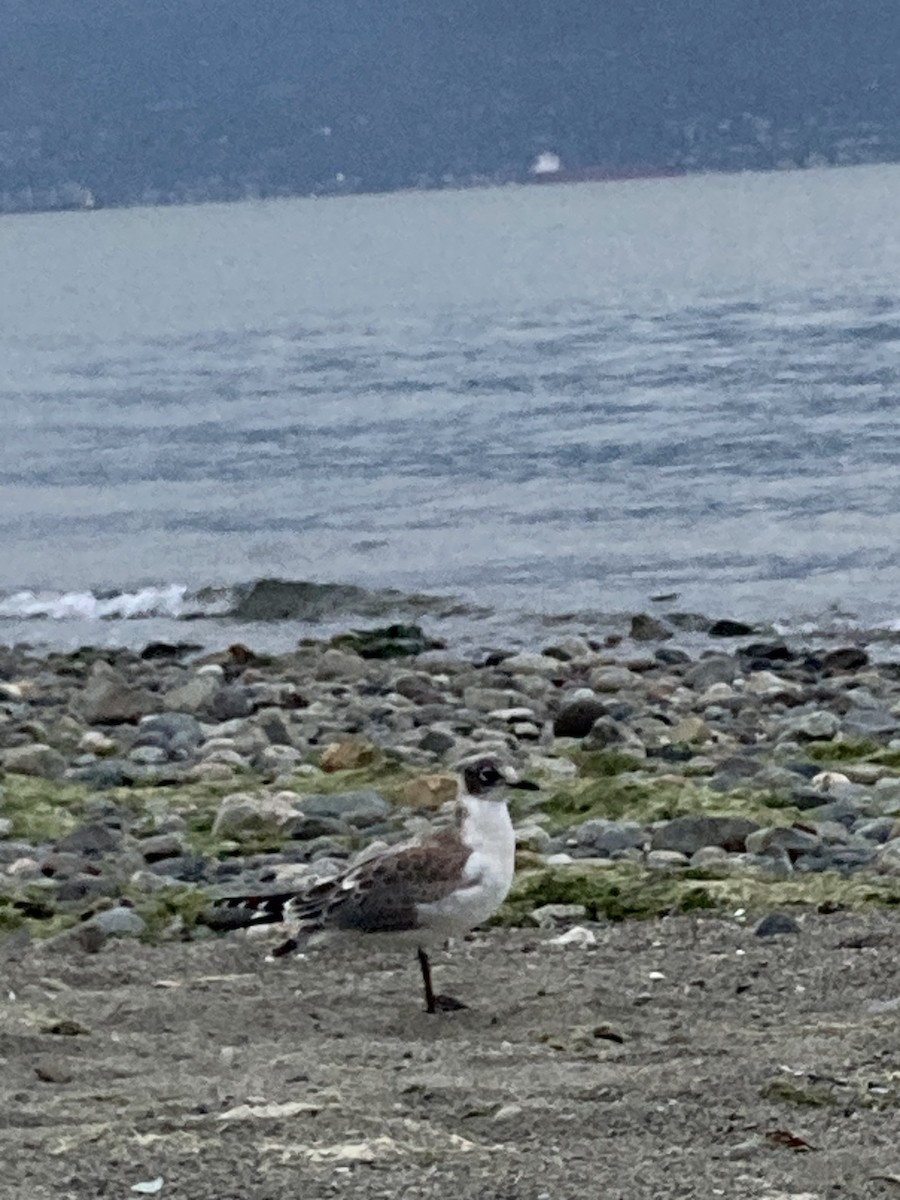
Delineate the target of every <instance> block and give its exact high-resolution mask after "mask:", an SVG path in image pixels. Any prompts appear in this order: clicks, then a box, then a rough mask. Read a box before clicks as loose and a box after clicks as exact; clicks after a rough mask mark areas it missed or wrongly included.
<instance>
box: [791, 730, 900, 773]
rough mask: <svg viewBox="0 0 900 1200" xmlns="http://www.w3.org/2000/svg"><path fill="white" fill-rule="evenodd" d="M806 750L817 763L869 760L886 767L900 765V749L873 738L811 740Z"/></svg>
mask: <svg viewBox="0 0 900 1200" xmlns="http://www.w3.org/2000/svg"><path fill="white" fill-rule="evenodd" d="M804 751H805V753H806V754H807V756H808V757H809V758H810V759H811V760H812V761H813V762H817V763H829V764H830V763H859V762H869V763H875V764H876V765H878V766H884V767H900V750H891V749H889V748H888V747H887V746H885V745H884V743H883V742H876V741H873V740H872V739H871V738H851V737H843V736H841V735H840V734H839V735H838V736H837V737H836V738H835V739H834V740H833V741H830V742H809V743H808V744H807V745H806V746H805V747H804Z"/></svg>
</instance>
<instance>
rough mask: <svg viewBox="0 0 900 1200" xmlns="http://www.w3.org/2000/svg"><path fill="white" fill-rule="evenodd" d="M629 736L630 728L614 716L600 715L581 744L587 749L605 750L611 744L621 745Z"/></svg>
mask: <svg viewBox="0 0 900 1200" xmlns="http://www.w3.org/2000/svg"><path fill="white" fill-rule="evenodd" d="M628 736H629V733H628V730H626V729H625V728H623V726H621V725H620V724H619V723H618V721H614V720H613V719H612V717H598V718H597V720H596V721H595V722H594V724H593V725H592V726H591V731H590V733H589V734H588V735H587V737H585V738H584V739H583V741H582V743H581V744H582V746H583V747H584V749H585V750H605V749H606V748H607V747H609V746H618V745H620V744H621V743H622V742H624V741H626V740H627V739H628Z"/></svg>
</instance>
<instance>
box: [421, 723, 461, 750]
mask: <svg viewBox="0 0 900 1200" xmlns="http://www.w3.org/2000/svg"><path fill="white" fill-rule="evenodd" d="M455 745H456V739H455V738H454V737H453V736H452V735H451V734H449V733H445V732H444V731H443V730H442V729H429V730H428V732H427V733H426V734H425V735H424V736H423V737H422V740H421V741H420V742H419V749H420V750H426V751H427V752H428V753H429V754H438V755H443V754H449V752H450V751H451V750H452V749H453V747H454V746H455Z"/></svg>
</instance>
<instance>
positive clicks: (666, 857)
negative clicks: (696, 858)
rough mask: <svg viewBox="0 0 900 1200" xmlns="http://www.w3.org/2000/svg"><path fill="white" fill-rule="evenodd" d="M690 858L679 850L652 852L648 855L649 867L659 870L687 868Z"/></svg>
mask: <svg viewBox="0 0 900 1200" xmlns="http://www.w3.org/2000/svg"><path fill="white" fill-rule="evenodd" d="M687 865H688V856H687V855H686V854H681V853H680V852H679V851H678V850H651V851H650V853H649V854H648V855H647V866H648V867H655V868H657V870H659V869H663V870H665V869H666V868H671V867H686V866H687Z"/></svg>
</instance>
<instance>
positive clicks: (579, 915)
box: [529, 904, 588, 929]
mask: <svg viewBox="0 0 900 1200" xmlns="http://www.w3.org/2000/svg"><path fill="white" fill-rule="evenodd" d="M529 915H530V917H531V919H532V920H533V921H534V922H535V923H536V924H537V925H540V926H543V927H546V928H551V929H552V928H553V926H554V925H560V924H562V923H563V922H564V921H583V920H584V919H585V918H586V917H587V915H588V913H587V909H586V908H585V906H584V905H583V904H541V905H540V906H539V907H538V908H533V909H532V910H531V913H530V914H529Z"/></svg>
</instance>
